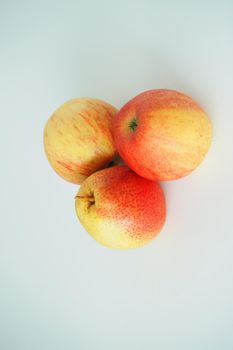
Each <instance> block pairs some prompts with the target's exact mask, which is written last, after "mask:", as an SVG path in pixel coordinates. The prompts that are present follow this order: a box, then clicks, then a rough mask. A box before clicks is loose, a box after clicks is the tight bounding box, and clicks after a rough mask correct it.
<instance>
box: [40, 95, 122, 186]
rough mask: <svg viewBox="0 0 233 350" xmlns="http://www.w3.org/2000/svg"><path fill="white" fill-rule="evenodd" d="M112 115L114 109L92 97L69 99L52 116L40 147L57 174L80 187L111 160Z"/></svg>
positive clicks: (112, 152)
mask: <svg viewBox="0 0 233 350" xmlns="http://www.w3.org/2000/svg"><path fill="white" fill-rule="evenodd" d="M116 113H117V109H116V108H115V107H113V106H111V105H110V104H108V103H106V102H104V101H101V100H98V99H93V98H77V99H73V100H70V101H68V102H66V103H64V104H63V105H62V106H61V107H60V108H58V109H57V110H56V111H55V112H54V113H53V115H52V116H51V117H50V118H49V120H48V121H47V124H46V126H45V129H44V148H45V153H46V155H47V158H48V160H49V163H50V164H51V166H52V167H53V169H54V170H55V171H56V172H57V174H59V175H60V176H61V177H63V178H64V179H65V180H67V181H70V182H72V183H75V184H80V183H81V182H82V181H83V180H84V179H85V178H86V177H88V176H89V175H91V174H92V173H94V172H95V171H96V170H99V169H102V168H104V167H105V166H106V164H108V163H109V162H110V161H112V160H113V159H114V157H115V156H116V154H117V151H116V147H115V145H114V142H113V135H112V120H113V117H114V116H115V114H116Z"/></svg>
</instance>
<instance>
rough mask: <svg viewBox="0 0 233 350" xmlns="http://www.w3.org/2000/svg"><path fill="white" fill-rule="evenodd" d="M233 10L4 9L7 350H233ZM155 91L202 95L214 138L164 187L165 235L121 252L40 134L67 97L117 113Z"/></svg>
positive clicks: (0, 265) (221, 5) (177, 4)
mask: <svg viewBox="0 0 233 350" xmlns="http://www.w3.org/2000/svg"><path fill="white" fill-rule="evenodd" d="M232 13H233V3H232V1H231V0H229V1H227V0H222V1H214V0H212V1H192V2H189V1H170V2H169V1H141V2H140V1H121V0H118V1H92V2H91V1H79V0H77V1H74V0H73V1H48V2H47V1H37V2H34V1H5V2H3V1H2V2H1V4H0V50H1V54H0V69H1V72H0V88H1V103H0V118H1V124H0V125H1V137H0V143H1V146H0V151H1V158H0V159H1V193H0V200H1V221H0V225H1V227H0V259H1V262H0V272H1V276H0V284H1V286H0V349H1V350H21V349H22V350H29V349H30V350H32V349H33V350H53V349H56V350H63V349H64V350H65V349H68V350H73V349H75V350H99V349H100V350H105V349H106V350H115V349H116V350H118V349H119V350H131V349H133V350H141V349H146V350H152V349H153V350H154V349H158V350H167V349H168V350H218V349H219V350H220V349H221V350H222V349H223V350H231V349H232V348H233V333H232V325H233V279H232V269H233V253H232V250H233V228H232V216H233V215H232V214H233V213H232V209H233V208H232V195H233V185H232V183H233V182H232V179H233V166H232V161H233V155H232V152H233V137H232V130H233V114H232V113H233V102H232V101H233V98H232V91H233V46H232V38H233V21H232ZM151 88H172V89H177V90H179V91H183V92H185V93H187V94H189V95H191V96H192V97H194V98H195V99H196V100H197V101H199V103H200V104H201V105H202V106H203V107H204V108H205V109H206V111H207V112H208V113H209V115H210V117H211V120H212V122H213V127H214V138H213V144H212V147H211V150H210V152H209V154H208V156H207V158H206V159H205V162H204V163H203V164H202V165H201V166H200V167H199V168H198V170H197V171H196V172H194V173H193V174H192V175H190V176H188V177H186V178H184V179H182V180H179V181H175V182H170V183H164V184H163V187H164V189H165V192H166V198H167V207H168V215H167V223H166V226H165V228H164V230H163V232H162V233H161V234H160V236H159V237H158V238H157V239H156V240H154V241H153V243H152V244H150V245H148V246H146V247H145V248H142V249H137V250H131V251H113V250H110V249H107V248H104V247H102V246H100V245H99V244H97V243H96V242H95V241H94V240H92V239H91V237H90V236H89V235H88V234H87V233H86V232H85V230H84V229H83V228H82V227H81V225H80V224H79V222H78V220H77V219H76V215H75V211H74V196H75V194H76V192H77V189H78V188H77V186H74V185H71V184H69V183H66V182H65V181H63V180H62V179H60V178H59V177H58V176H57V175H56V174H55V173H54V172H53V170H52V169H51V168H50V166H49V164H48V162H47V160H46V158H45V155H44V152H43V143H42V137H43V128H44V125H45V123H46V121H47V119H48V117H49V116H50V115H51V113H52V112H53V111H54V110H55V109H56V108H57V107H58V106H59V105H61V104H62V103H63V102H65V101H66V100H68V99H70V98H74V97H80V96H90V97H96V98H101V99H104V100H106V101H108V102H110V103H112V104H114V105H115V106H116V107H121V106H122V105H123V104H124V103H125V102H127V101H128V100H129V99H130V98H132V97H134V96H135V95H136V94H138V93H140V92H142V91H144V90H147V89H151Z"/></svg>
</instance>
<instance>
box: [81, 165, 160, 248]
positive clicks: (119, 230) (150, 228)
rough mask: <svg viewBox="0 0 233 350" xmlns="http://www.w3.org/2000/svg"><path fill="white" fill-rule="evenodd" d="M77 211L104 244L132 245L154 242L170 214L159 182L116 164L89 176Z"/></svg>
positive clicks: (128, 246)
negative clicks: (167, 212)
mask: <svg viewBox="0 0 233 350" xmlns="http://www.w3.org/2000/svg"><path fill="white" fill-rule="evenodd" d="M75 198H76V201H75V206H76V212H77V216H78V218H79V219H80V222H81V223H82V224H83V226H84V227H85V228H86V230H87V231H88V232H89V234H90V235H91V236H92V237H93V238H94V239H95V240H96V241H98V242H99V243H101V244H102V245H104V246H106V247H109V248H115V249H129V248H136V247H141V246H143V245H145V244H146V243H148V242H150V241H151V240H152V239H153V238H154V237H155V236H156V235H157V234H158V233H159V232H160V231H161V229H162V227H163V225H164V222H165V217H166V205H165V198H164V193H163V190H162V189H161V187H160V185H159V184H158V182H155V181H150V180H147V179H144V178H142V177H140V176H138V175H137V174H136V173H134V172H133V171H132V170H130V169H129V168H128V167H127V166H114V167H112V168H108V169H104V170H100V171H98V172H96V173H94V174H92V175H91V176H90V177H88V178H87V179H86V180H85V181H84V182H83V183H82V184H81V187H80V189H79V192H78V194H77V195H76V197H75Z"/></svg>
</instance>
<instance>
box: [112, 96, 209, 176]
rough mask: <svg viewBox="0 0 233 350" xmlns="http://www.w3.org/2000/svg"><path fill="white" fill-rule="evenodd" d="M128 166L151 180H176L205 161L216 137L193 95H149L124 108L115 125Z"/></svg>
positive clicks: (114, 128)
mask: <svg viewBox="0 0 233 350" xmlns="http://www.w3.org/2000/svg"><path fill="white" fill-rule="evenodd" d="M113 135H114V140H115V143H116V146H117V149H118V152H119V154H120V156H121V157H122V159H123V160H124V162H125V163H126V164H127V165H128V166H129V167H130V168H131V169H133V170H134V171H135V172H136V173H137V174H139V175H141V176H143V177H145V178H147V179H150V180H159V181H166V180H175V179H179V178H181V177H183V176H185V175H188V174H189V173H191V172H192V171H193V170H194V169H195V168H196V167H197V166H198V165H199V164H200V163H201V162H202V161H203V159H204V157H205V155H206V153H207V151H208V149H209V147H210V144H211V137H212V127H211V123H210V120H209V118H208V116H207V115H206V113H205V112H204V110H203V109H202V108H201V107H200V106H199V105H198V104H197V103H196V102H195V101H194V100H193V99H192V98H191V97H189V96H186V95H184V94H183V93H180V92H178V91H174V90H165V89H160V90H148V91H145V92H143V93H141V94H139V95H138V96H136V97H135V98H133V99H132V100H130V101H129V102H128V103H127V104H126V105H124V106H123V107H122V108H121V110H120V111H119V112H118V114H117V115H116V116H115V118H114V121H113Z"/></svg>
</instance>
